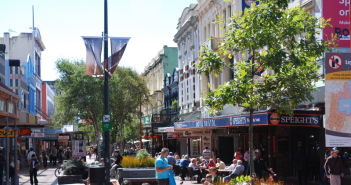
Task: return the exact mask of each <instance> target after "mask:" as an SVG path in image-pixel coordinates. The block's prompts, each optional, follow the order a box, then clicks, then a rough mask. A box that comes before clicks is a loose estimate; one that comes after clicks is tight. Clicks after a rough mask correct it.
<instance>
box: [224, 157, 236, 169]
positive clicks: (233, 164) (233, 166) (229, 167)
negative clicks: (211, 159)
mask: <svg viewBox="0 0 351 185" xmlns="http://www.w3.org/2000/svg"><path fill="white" fill-rule="evenodd" d="M237 162H238V160H237V159H233V163H232V164H231V165H230V166H228V167H226V168H225V169H226V170H230V171H234V169H235V167H236V165H237Z"/></svg>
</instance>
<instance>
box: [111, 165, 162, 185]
mask: <svg viewBox="0 0 351 185" xmlns="http://www.w3.org/2000/svg"><path fill="white" fill-rule="evenodd" d="M155 178H156V171H155V168H154V167H151V168H118V169H117V179H118V182H119V184H121V185H122V184H124V183H125V182H124V181H125V179H129V180H132V179H134V180H136V181H139V180H140V182H134V183H130V184H133V185H134V184H142V183H143V179H144V180H145V182H149V184H155V183H153V180H152V179H155ZM132 181H133V180H132Z"/></svg>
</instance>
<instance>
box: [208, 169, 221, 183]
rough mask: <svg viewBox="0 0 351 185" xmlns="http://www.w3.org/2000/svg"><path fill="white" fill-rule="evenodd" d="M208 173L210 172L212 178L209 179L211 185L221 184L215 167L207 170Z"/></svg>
mask: <svg viewBox="0 0 351 185" xmlns="http://www.w3.org/2000/svg"><path fill="white" fill-rule="evenodd" d="M209 171H210V173H209V174H210V175H211V176H212V179H211V183H212V184H218V183H220V182H221V178H220V177H219V176H218V175H217V172H218V171H217V168H215V167H211V168H210V169H209Z"/></svg>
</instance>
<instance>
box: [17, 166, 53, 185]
mask: <svg viewBox="0 0 351 185" xmlns="http://www.w3.org/2000/svg"><path fill="white" fill-rule="evenodd" d="M55 169H56V168H47V169H40V170H39V171H38V176H37V177H38V181H39V184H40V185H57V178H56V176H55V174H54V173H55ZM19 184H20V185H30V180H29V172H22V173H20V175H19Z"/></svg>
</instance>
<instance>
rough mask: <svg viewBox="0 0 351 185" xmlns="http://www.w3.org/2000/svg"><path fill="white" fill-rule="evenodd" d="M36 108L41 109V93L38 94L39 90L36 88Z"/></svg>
mask: <svg viewBox="0 0 351 185" xmlns="http://www.w3.org/2000/svg"><path fill="white" fill-rule="evenodd" d="M35 94H36V105H35V106H36V108H37V109H39V110H41V98H40V97H41V95H40V91H39V89H36V93H35Z"/></svg>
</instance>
